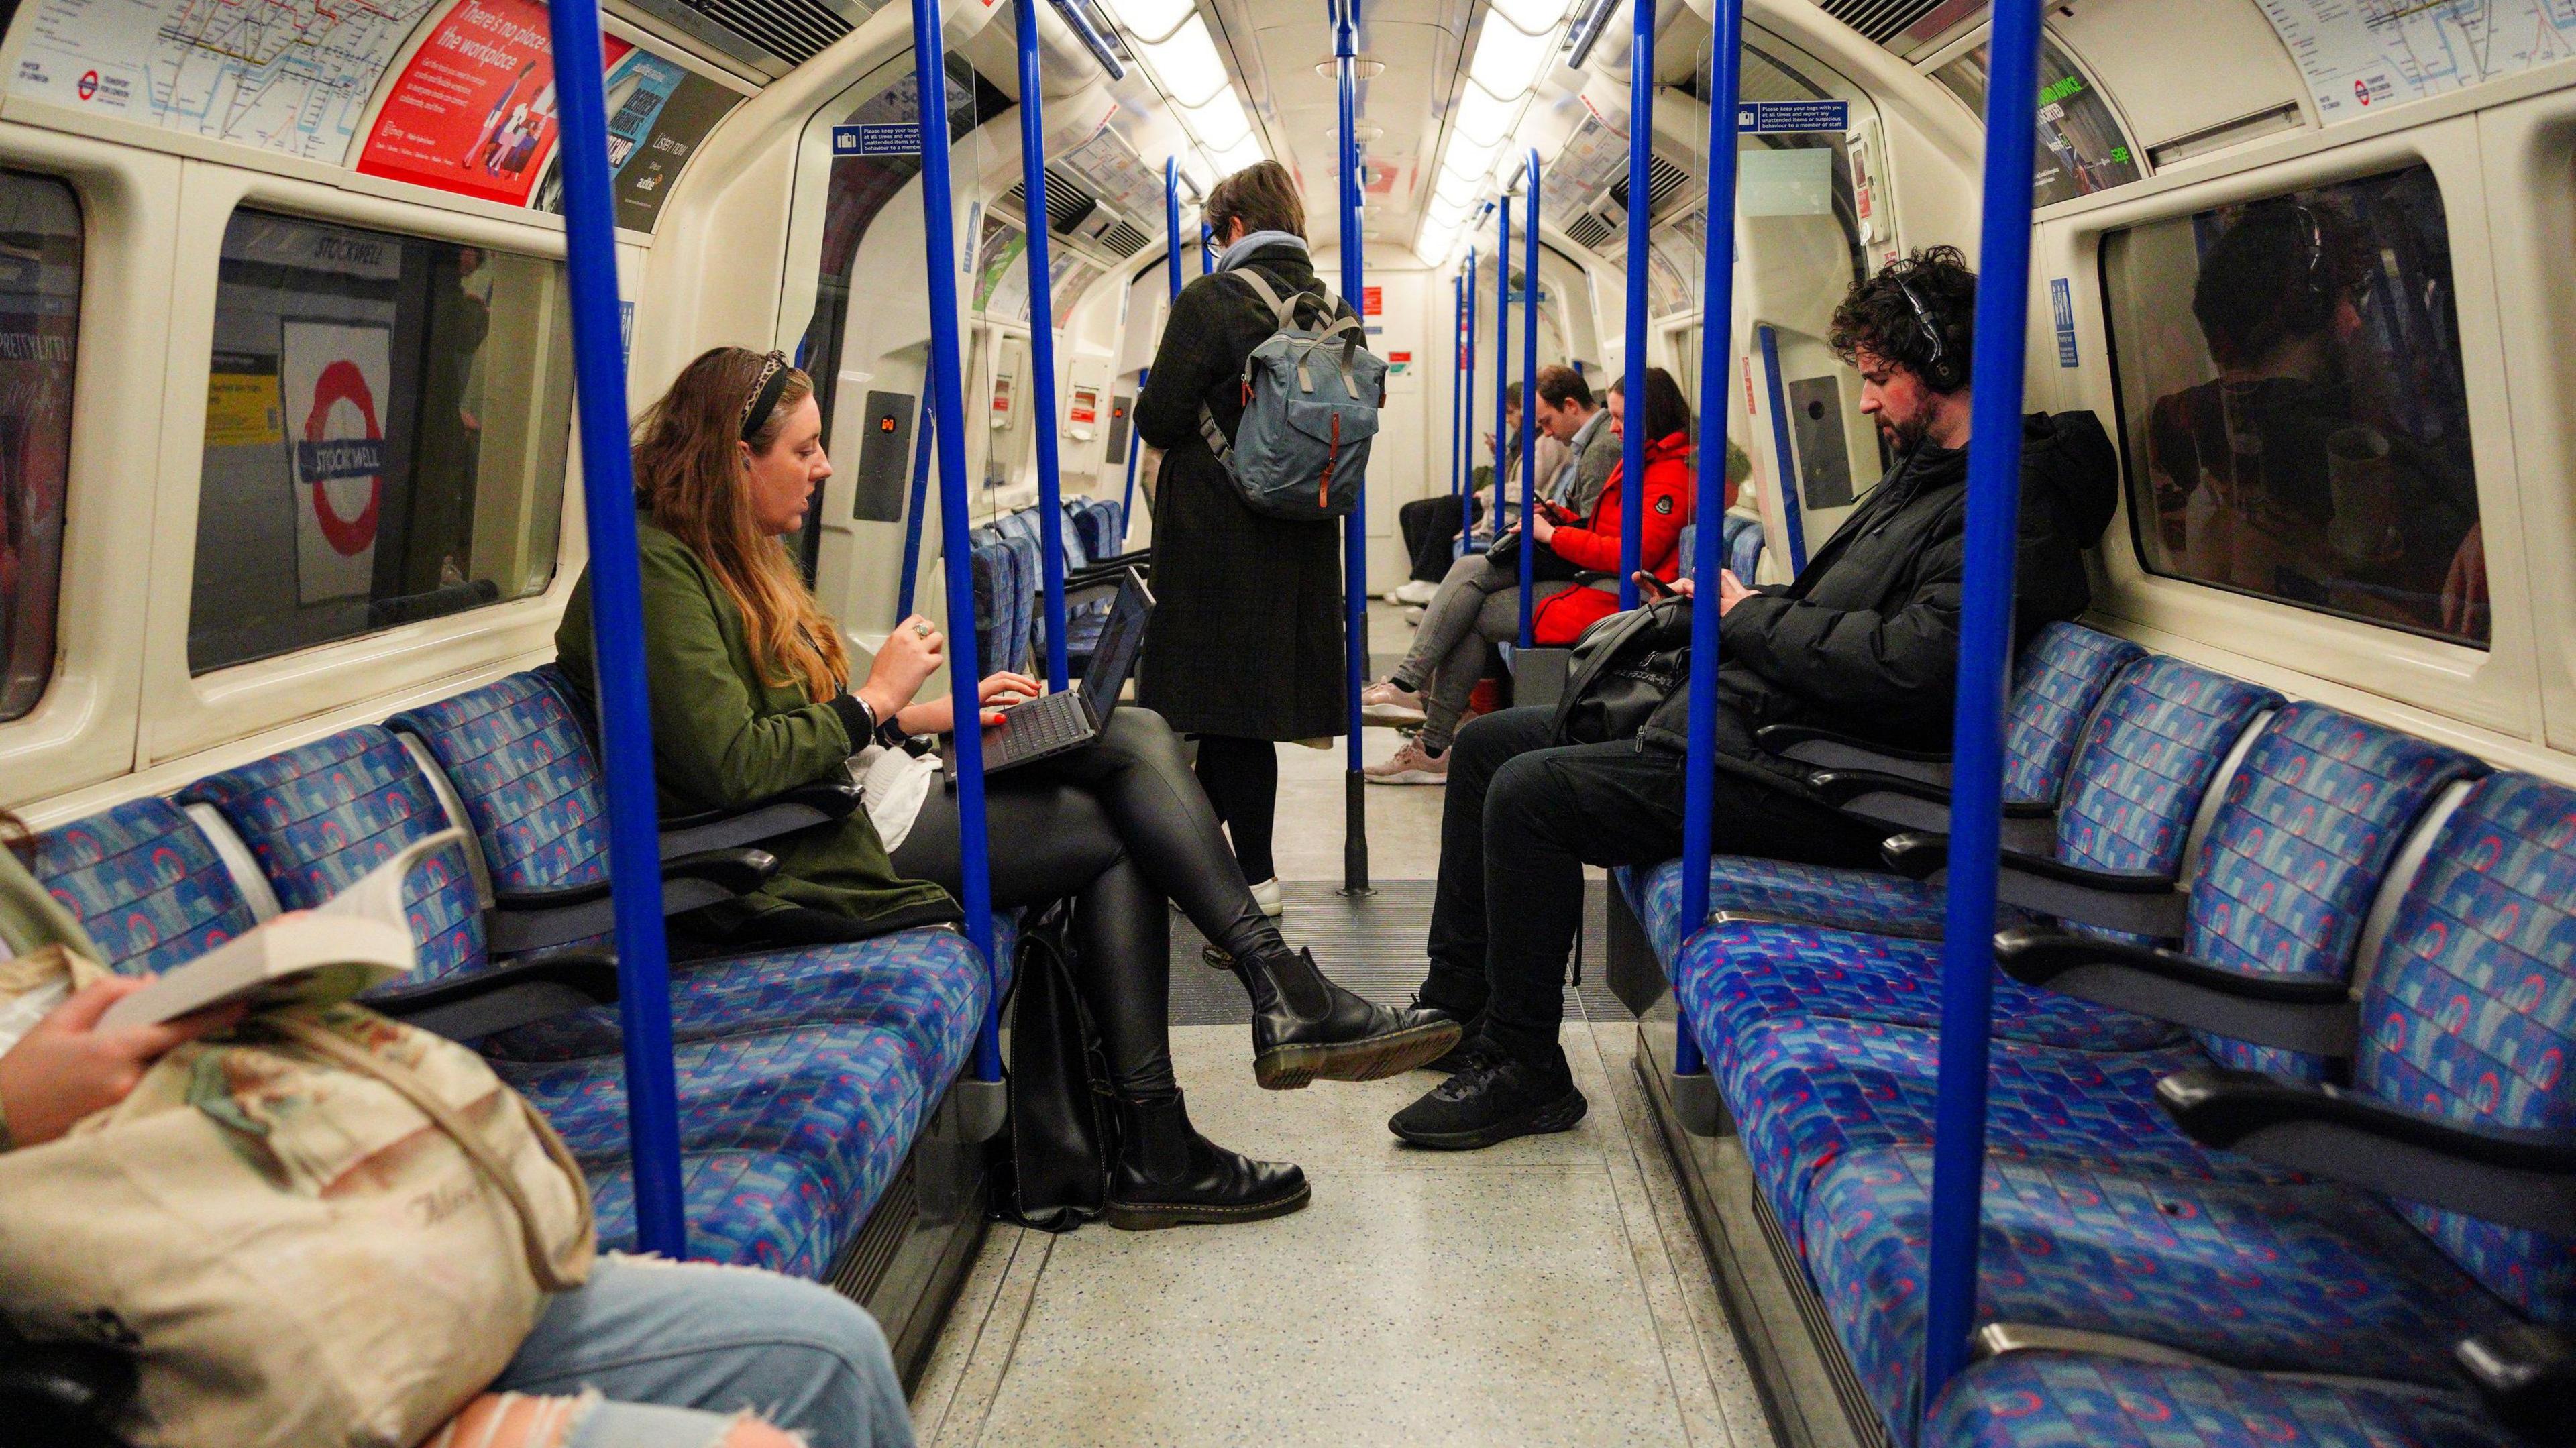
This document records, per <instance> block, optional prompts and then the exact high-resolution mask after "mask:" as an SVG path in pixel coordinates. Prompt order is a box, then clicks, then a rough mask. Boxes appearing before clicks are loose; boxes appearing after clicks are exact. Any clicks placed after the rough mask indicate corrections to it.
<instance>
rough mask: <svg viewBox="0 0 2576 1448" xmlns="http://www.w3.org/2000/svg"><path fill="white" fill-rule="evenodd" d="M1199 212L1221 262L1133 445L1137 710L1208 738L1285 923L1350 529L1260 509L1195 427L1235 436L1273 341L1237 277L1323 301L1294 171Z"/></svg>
mask: <svg viewBox="0 0 2576 1448" xmlns="http://www.w3.org/2000/svg"><path fill="white" fill-rule="evenodd" d="M1206 212H1207V224H1208V229H1209V231H1210V232H1211V233H1213V234H1214V236H1215V238H1216V240H1217V241H1218V242H1219V243H1220V244H1222V245H1223V246H1224V247H1225V255H1224V258H1223V259H1222V260H1221V261H1219V262H1218V264H1217V270H1216V272H1215V273H1214V274H1212V275H1209V276H1203V277H1200V278H1199V279H1198V280H1196V281H1193V282H1191V283H1190V284H1189V285H1188V286H1186V287H1183V288H1182V289H1181V295H1180V296H1179V298H1178V299H1177V300H1175V301H1174V302H1173V303H1172V314H1171V318H1170V320H1169V321H1168V322H1167V323H1166V324H1165V325H1164V328H1163V344H1162V346H1161V348H1160V349H1158V350H1157V351H1156V352H1155V354H1154V367H1153V372H1152V375H1151V376H1150V377H1149V378H1148V379H1147V381H1146V383H1145V391H1144V394H1143V395H1142V396H1140V397H1139V398H1137V400H1136V426H1137V429H1138V431H1140V432H1141V433H1143V434H1144V438H1145V441H1146V442H1148V443H1151V444H1152V445H1154V446H1155V447H1158V448H1161V449H1163V463H1162V469H1161V471H1160V473H1159V474H1157V481H1156V484H1155V489H1154V598H1155V608H1154V623H1153V627H1152V628H1151V629H1150V630H1149V631H1148V632H1147V634H1146V636H1145V656H1144V662H1143V668H1142V678H1141V679H1140V681H1139V682H1138V684H1137V698H1138V700H1139V701H1141V702H1142V703H1144V704H1145V705H1146V706H1148V707H1149V708H1151V709H1153V710H1154V711H1155V712H1156V713H1159V714H1161V715H1162V716H1163V717H1164V718H1165V719H1167V720H1169V721H1170V722H1171V726H1172V727H1173V728H1174V729H1177V730H1179V731H1181V732H1182V733H1184V734H1195V735H1197V736H1198V740H1199V757H1198V776H1199V783H1200V784H1201V785H1202V786H1204V787H1205V788H1206V790H1207V795H1208V799H1209V800H1210V802H1212V803H1213V804H1215V806H1216V811H1217V814H1218V816H1219V817H1220V818H1222V819H1223V820H1224V821H1225V824H1226V829H1227V832H1228V833H1229V834H1231V835H1232V836H1233V839H1234V857H1235V859H1236V861H1237V862H1238V863H1239V864H1241V865H1242V867H1243V878H1244V880H1245V882H1246V883H1248V884H1250V885H1251V886H1252V887H1253V894H1254V895H1255V896H1256V897H1257V898H1259V899H1260V901H1261V905H1262V908H1263V909H1264V910H1266V911H1268V912H1269V913H1271V914H1273V915H1276V914H1278V913H1279V884H1278V875H1279V870H1278V866H1277V864H1276V863H1275V862H1274V861H1273V860H1272V859H1271V855H1270V836H1271V820H1272V815H1273V814H1274V813H1275V811H1276V809H1277V806H1278V800H1279V754H1278V751H1277V749H1276V747H1275V746H1276V745H1277V744H1279V743H1282V742H1286V741H1290V740H1299V739H1322V738H1329V737H1332V736H1334V735H1337V734H1340V733H1341V732H1342V730H1343V728H1344V712H1345V709H1346V704H1345V701H1344V696H1343V688H1342V530H1341V526H1340V525H1339V524H1338V523H1330V522H1321V523H1297V522H1290V521H1288V520H1286V519H1281V518H1268V517H1264V516H1262V515H1261V514H1259V513H1255V512H1254V511H1252V509H1251V508H1249V507H1247V506H1246V505H1245V504H1244V501H1243V495H1242V494H1241V493H1239V492H1237V491H1236V489H1235V485H1234V480H1233V479H1232V478H1230V477H1228V476H1227V474H1226V470H1225V467H1224V465H1223V464H1221V463H1219V462H1218V461H1217V458H1216V454H1215V453H1214V452H1212V451H1211V450H1210V449H1209V447H1208V444H1207V440H1206V439H1205V438H1204V437H1202V436H1201V435H1200V433H1199V416H1200V409H1201V407H1202V406H1204V407H1205V408H1206V410H1207V412H1208V413H1209V414H1210V415H1212V416H1213V417H1214V418H1215V419H1216V425H1217V426H1218V427H1219V428H1220V429H1222V430H1223V431H1224V433H1225V435H1226V436H1227V437H1229V438H1231V437H1233V436H1234V434H1235V428H1236V426H1237V425H1238V424H1239V423H1240V422H1241V421H1242V420H1243V389H1242V378H1243V364H1244V362H1245V360H1246V359H1247V358H1249V357H1250V356H1251V355H1252V349H1253V348H1255V347H1258V346H1260V345H1261V343H1262V342H1263V341H1265V340H1267V339H1268V337H1269V336H1270V333H1271V328H1272V313H1271V311H1270V309H1269V308H1268V307H1266V306H1264V305H1263V304H1262V303H1261V301H1260V300H1259V299H1258V298H1257V297H1256V296H1255V295H1254V290H1253V288H1252V287H1250V286H1248V285H1246V284H1245V283H1244V282H1242V281H1241V280H1238V279H1236V278H1234V277H1232V276H1229V273H1239V272H1255V273H1258V274H1259V275H1260V277H1261V279H1262V280H1263V281H1265V282H1267V283H1269V285H1270V288H1271V290H1272V291H1273V292H1275V293H1277V294H1278V295H1280V296H1282V297H1286V296H1289V295H1291V294H1292V293H1296V292H1306V293H1309V294H1311V295H1314V296H1317V297H1322V296H1324V295H1326V293H1325V291H1324V287H1323V283H1321V282H1320V281H1318V280H1317V279H1316V277H1315V264H1314V262H1313V261H1312V260H1311V259H1310V258H1309V257H1308V256H1307V254H1306V208H1305V205H1304V203H1302V202H1300V201H1299V200H1298V199H1297V184H1296V182H1295V181H1293V180H1291V179H1290V177H1289V175H1288V171H1287V168H1286V167H1284V166H1281V165H1280V164H1279V163H1278V162H1276V161H1264V162H1262V163H1261V164H1259V165H1257V166H1253V167H1249V168H1247V169H1245V170H1242V171H1237V172H1236V173H1234V174H1233V175H1231V176H1228V177H1226V178H1225V179H1224V180H1222V181H1219V182H1218V183H1217V184H1216V189H1215V190H1213V191H1211V192H1209V193H1208V199H1207V207H1206ZM1335 305H1336V308H1337V310H1336V313H1335V315H1338V316H1349V315H1350V314H1351V312H1350V307H1349V304H1348V303H1336V304H1335ZM1298 310H1299V315H1300V316H1301V317H1304V316H1308V315H1309V308H1307V307H1305V306H1303V305H1301V306H1300V307H1299V309H1298Z"/></svg>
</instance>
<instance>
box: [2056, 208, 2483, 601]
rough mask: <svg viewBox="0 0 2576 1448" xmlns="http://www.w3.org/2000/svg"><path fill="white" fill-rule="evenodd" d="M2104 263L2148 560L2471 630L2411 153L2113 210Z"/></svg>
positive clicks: (2464, 474) (2423, 217)
mask: <svg viewBox="0 0 2576 1448" xmlns="http://www.w3.org/2000/svg"><path fill="white" fill-rule="evenodd" d="M2103 272H2104V282H2105V288H2106V293H2107V294H2108V295H2109V296H2110V297H2111V299H2112V306H2113V311H2114V318H2113V321H2114V341H2113V357H2114V362H2115V365H2116V366H2117V367H2118V368H2119V370H2120V373H2121V388H2120V392H2121V403H2122V413H2123V418H2124V421H2125V422H2126V425H2127V430H2128V432H2129V434H2130V436H2129V438H2128V439H2127V440H2128V442H2129V444H2130V456H2131V458H2132V460H2133V461H2134V460H2136V459H2139V458H2143V459H2144V462H2145V467H2144V469H2143V470H2139V469H2136V468H2133V469H2132V471H2131V479H2130V488H2131V497H2130V506H2131V513H2132V517H2133V518H2134V519H2136V520H2137V535H2138V536H2137V542H2138V547H2139V552H2140V556H2141V558H2142V560H2143V561H2144V563H2145V564H2146V566H2147V567H2148V568H2150V569H2152V570H2154V571H2156V572H2158V573H2165V574H2171V575H2175V576H2179V577H2184V578H2191V579H2197V580H2200V581H2202V582H2207V583H2213V584H2218V585H2221V586H2224V587H2228V588H2234V589H2240V590H2243V591H2245V592H2248V593H2255V594H2261V595H2264V596H2266V597H2270V598H2277V599H2280V600H2282V601H2284V602H2289V603H2295V604H2299V605H2302V606H2305V607H2309V608H2314V609H2320V610H2324V611H2328V612H2333V613H2339V614H2344V615H2348V616H2351V617H2355V618H2362V619H2368V620H2372V621H2375V622H2381V623H2388V624H2394V625H2396V626H2399V627H2402V628H2407V629H2412V630H2416V631H2419V632H2423V633H2429V634H2435V635H2439V636H2442V637H2445V638H2451V639H2455V640H2458V641H2459V642H2462V643H2468V644H2474V645H2479V646H2483V645H2484V644H2485V643H2486V642H2487V637H2488V626H2489V621H2488V603H2487V591H2486V566H2485V553H2484V549H2483V546H2482V539H2481V535H2480V531H2479V527H2478V503H2477V493H2476V474H2475V469H2474V467H2473V464H2472V461H2471V456H2470V450H2469V425H2468V403H2467V394H2466V390H2465V388H2464V386H2463V385H2462V381H2461V369H2460V355H2459V325H2458V319H2457V316H2456V314H2455V311H2454V308H2453V301H2452V293H2451V264H2450V249H2449V241H2448V237H2447V233H2446V231H2445V228H2444V221H2443V212H2442V201H2441V193H2440V190H2439V188H2438V187H2437V186H2436V185H2435V183H2434V180H2433V175H2432V172H2431V171H2430V170H2429V169H2428V168H2425V167H2421V166H2417V167H2411V168H2409V169H2407V170H2404V171H2400V172H2395V173H2391V174H2388V175H2383V176H2375V177H2369V178H2365V179H2362V180H2358V181H2349V182H2342V183H2339V184H2336V185H2333V186H2326V187H2320V188H2317V189H2315V190H2310V191H2302V192H2297V193H2294V194H2291V195H2287V196H2278V197H2269V198H2264V199H2261V200H2257V201H2253V202H2249V203H2245V204H2241V205H2235V206H2227V207H2219V208H2215V209H2212V210H2208V211H2203V212H2200V213H2198V214H2196V215H2193V216H2191V217H2189V218H2187V219H2185V218H2177V219H2174V220H2171V221H2165V222H2158V223H2154V224H2152V225H2149V226H2144V227H2138V228H2134V229H2132V230H2130V231H2128V232H2124V233H2119V234H2116V235H2114V236H2112V237H2111V238H2109V244H2108V245H2107V246H2106V248H2105V250H2104V253H2103Z"/></svg>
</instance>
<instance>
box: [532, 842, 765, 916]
mask: <svg viewBox="0 0 2576 1448" xmlns="http://www.w3.org/2000/svg"><path fill="white" fill-rule="evenodd" d="M777 873H778V857H777V856H776V855H773V854H771V853H769V852H768V851H767V850H753V849H741V848H734V849H721V850H701V851H699V852H698V853H696V854H694V855H681V856H678V857H677V858H667V859H665V860H663V861H662V883H663V884H664V885H666V886H667V885H669V884H671V883H672V882H674V881H678V880H694V881H701V882H704V883H706V884H710V885H715V886H718V887H720V888H722V889H723V890H724V891H725V892H726V894H727V895H728V896H732V895H748V894H750V893H751V892H752V891H754V890H757V889H759V888H760V887H761V886H762V885H764V884H766V883H767V882H768V880H769V877H770V876H772V875H775V874H777ZM664 893H665V894H666V895H667V894H668V893H669V892H668V891H667V890H666V891H665V892H664ZM608 894H609V883H608V881H606V880H604V879H602V880H592V881H588V882H586V883H584V884H580V885H564V886H560V887H558V888H556V889H552V890H495V891H493V892H492V908H494V909H496V910H509V911H521V912H527V913H537V912H542V911H549V910H563V909H568V908H570V907H572V906H575V905H592V904H597V903H598V902H600V901H603V900H606V899H607V898H608ZM701 903H704V902H701ZM685 908H688V909H696V908H697V907H696V906H694V905H692V906H688V907H685ZM663 913H664V914H675V913H677V912H676V911H674V910H672V909H671V908H670V906H669V905H668V904H667V903H666V904H665V905H664V907H663Z"/></svg>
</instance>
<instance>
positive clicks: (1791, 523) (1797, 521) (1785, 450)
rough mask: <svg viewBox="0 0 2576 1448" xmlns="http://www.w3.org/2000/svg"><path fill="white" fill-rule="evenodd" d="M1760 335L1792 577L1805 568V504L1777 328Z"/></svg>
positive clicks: (1765, 330) (1747, 581)
mask: <svg viewBox="0 0 2576 1448" xmlns="http://www.w3.org/2000/svg"><path fill="white" fill-rule="evenodd" d="M1761 335H1762V375H1763V376H1764V377H1765V378H1767V379H1769V385H1768V386H1767V387H1766V388H1765V391H1766V392H1767V393H1768V394H1769V396H1770V399H1771V451H1772V454H1773V456H1775V457H1777V458H1779V459H1780V531H1781V532H1782V533H1784V534H1786V535H1787V537H1786V539H1785V540H1784V541H1785V542H1786V543H1787V545H1788V549H1789V576H1790V577H1791V578H1795V577H1797V576H1798V575H1799V574H1801V573H1804V572H1806V571H1807V525H1806V522H1805V520H1804V519H1803V518H1801V517H1800V514H1801V513H1802V512H1803V511H1804V510H1805V507H1806V503H1805V500H1804V499H1803V498H1801V497H1800V496H1799V493H1798V488H1799V478H1798V458H1797V454H1796V452H1795V451H1794V450H1793V449H1792V448H1791V447H1790V446H1789V400H1788V398H1787V397H1785V396H1783V395H1782V393H1781V387H1782V386H1783V383H1782V382H1781V380H1780V333H1779V329H1777V328H1775V327H1772V326H1770V325H1768V324H1765V325H1764V326H1763V327H1762V329H1761ZM1744 581H1745V582H1746V583H1748V584H1749V583H1751V582H1752V581H1753V580H1752V579H1750V578H1748V579H1746V580H1744Z"/></svg>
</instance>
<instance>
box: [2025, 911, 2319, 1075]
mask: <svg viewBox="0 0 2576 1448" xmlns="http://www.w3.org/2000/svg"><path fill="white" fill-rule="evenodd" d="M1995 964H1996V965H1998V966H2000V967H2002V969H2003V972H2004V974H2006V975H2008V976H2011V977H2012V978H2013V979H2015V980H2017V981H2020V982H2021V983H2022V984H2024V985H2030V986H2039V987H2042V988H2044V989H2048V990H2054V991H2061V992H2064V993H2065V994H2067V995H2071V996H2078V997H2081V998H2083V999H2085V1000H2088V1001H2094V1002H2098V1003H2099V1004H2102V1005H2106V1006H2115V1007H2117V1008H2119V1009H2121V1010H2124V1011H2135V1012H2137V1013H2138V1014H2140V1015H2145V1016H2154V1017H2155V1018H2157V1019H2158V1020H2165V1021H2172V1022H2173V1023H2174V1024H2176V1025H2180V1026H2189V1027H2192V1028H2193V1029H2195V1030H2204V1031H2215V1032H2217V1033H2218V1034H2219V1035H2222V1036H2228V1037H2231V1038H2233V1039H2235V1040H2240V1041H2251V1042H2254V1043H2256V1044H2258V1045H2265V1046H2280V1047H2283V1048H2285V1049H2288V1050H2292V1051H2305V1052H2308V1053H2310V1054H2312V1055H2319V1056H2349V1055H2351V1054H2352V1050H2353V1045H2354V1042H2355V1040H2356V1039H2357V1037H2358V1035H2359V1033H2360V1022H2361V1016H2360V1012H2359V1011H2357V1010H2356V1009H2354V1007H2353V1003H2352V994H2351V991H2350V989H2349V988H2348V987H2347V986H2346V985H2345V984H2344V983H2343V982H2342V981H2339V980H2319V979H2317V978H2315V977H2306V978H2300V977H2293V976H2277V975H2254V974H2250V973H2247V972H2244V971H2235V970H2229V969H2227V968H2225V967H2223V966H2216V965H2212V964H2210V963H2209V962H2207V961H2205V960H2199V959H2196V958H2194V957H2192V956H2188V955H2184V954H2181V953H2180V952H2177V951H2171V950H2159V949H2155V948H2153V947H2150V946H2144V945H2132V944H2129V943H2127V942H2124V941H2116V940H2097V939H2095V938H2093V937H2092V936H2089V935H2076V934H2072V933H2070V932H2067V931H2063V930H2044V929H2033V928H2030V927H2016V928H2014V929H2011V930H2006V931H2004V932H2002V933H2001V934H1998V935H1997V936H1996V937H1995Z"/></svg>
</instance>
